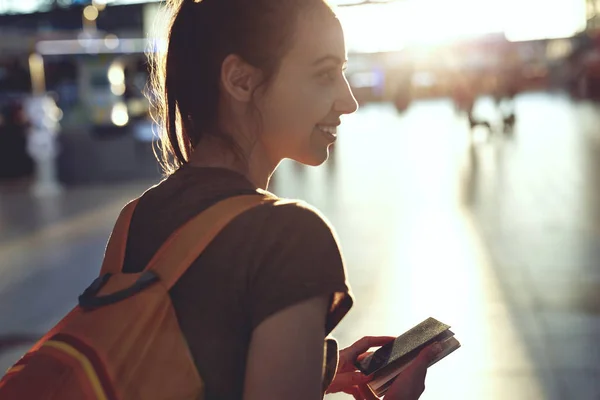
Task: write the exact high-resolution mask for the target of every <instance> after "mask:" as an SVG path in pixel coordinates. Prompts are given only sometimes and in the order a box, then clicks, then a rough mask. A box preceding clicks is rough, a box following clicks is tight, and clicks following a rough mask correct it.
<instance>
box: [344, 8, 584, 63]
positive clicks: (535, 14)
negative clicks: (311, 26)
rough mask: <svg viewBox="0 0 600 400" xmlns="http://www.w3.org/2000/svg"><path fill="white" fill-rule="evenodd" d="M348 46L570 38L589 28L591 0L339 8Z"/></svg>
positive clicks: (372, 48)
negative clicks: (587, 5) (492, 38)
mask: <svg viewBox="0 0 600 400" xmlns="http://www.w3.org/2000/svg"><path fill="white" fill-rule="evenodd" d="M337 12H338V15H339V18H340V21H341V22H342V25H343V26H344V30H345V34H346V39H347V43H348V50H349V51H352V52H369V53H370V52H379V51H393V50H400V49H402V48H404V47H406V46H412V45H422V46H425V45H438V44H444V43H448V42H452V41H456V40H459V39H463V38H469V37H477V36H480V35H484V34H489V33H498V34H502V33H504V34H505V35H506V37H507V38H508V39H509V40H515V41H516V40H533V39H546V38H560V37H569V36H572V35H573V34H575V33H577V32H579V31H581V30H583V29H584V28H585V22H586V13H585V0H554V1H551V2H549V1H547V0H453V1H448V0H429V1H424V0H404V1H391V2H389V3H386V4H366V5H361V6H353V7H339V8H338V10H337Z"/></svg>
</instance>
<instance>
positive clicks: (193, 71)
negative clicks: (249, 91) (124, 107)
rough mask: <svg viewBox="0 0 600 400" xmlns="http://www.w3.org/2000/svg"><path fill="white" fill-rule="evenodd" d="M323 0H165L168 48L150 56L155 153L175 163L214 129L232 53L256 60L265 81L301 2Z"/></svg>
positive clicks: (286, 43)
mask: <svg viewBox="0 0 600 400" xmlns="http://www.w3.org/2000/svg"><path fill="white" fill-rule="evenodd" d="M317 3H319V4H325V3H323V0H201V1H198V2H196V1H194V0H169V1H168V3H167V9H168V11H169V10H170V11H171V12H172V18H171V23H170V26H169V30H168V45H167V50H166V52H164V53H162V54H160V53H157V54H159V55H158V56H157V57H156V58H154V60H153V61H154V63H151V65H152V86H153V90H154V93H152V95H151V100H152V101H153V103H154V104H153V107H154V109H155V110H156V111H157V115H155V117H156V118H155V119H156V121H157V122H158V125H159V127H160V143H159V149H160V155H158V157H159V161H160V162H161V165H162V167H163V170H164V172H165V173H166V174H170V173H172V172H174V171H175V170H177V169H178V168H179V167H180V166H182V165H183V164H185V163H186V162H188V161H189V157H190V155H191V153H192V152H193V150H194V149H195V148H196V146H197V145H198V143H199V141H200V139H202V137H204V136H205V135H211V136H214V137H217V138H219V139H222V140H225V141H226V143H227V144H229V145H231V146H233V147H234V150H236V148H235V143H234V142H233V140H232V139H231V138H230V137H229V136H228V135H226V134H225V133H224V132H219V131H218V126H217V124H218V121H217V116H218V114H219V113H218V104H219V95H220V92H219V90H220V89H219V88H220V85H219V83H220V73H221V65H222V63H223V60H224V59H225V58H226V57H227V56H228V55H230V54H236V55H238V56H240V57H241V58H242V59H243V60H244V61H246V62H247V63H249V64H250V65H252V66H254V67H257V68H259V69H260V70H261V71H262V73H263V77H264V80H263V82H262V84H263V85H267V86H268V85H269V83H270V82H271V81H272V79H273V77H274V76H275V74H276V73H277V70H278V67H279V64H280V61H281V59H282V58H283V56H284V55H285V53H286V51H287V50H288V49H289V47H290V46H291V43H292V40H293V34H294V31H295V27H296V20H297V17H298V15H299V12H300V10H302V9H304V8H307V7H310V6H314V5H316V4H317Z"/></svg>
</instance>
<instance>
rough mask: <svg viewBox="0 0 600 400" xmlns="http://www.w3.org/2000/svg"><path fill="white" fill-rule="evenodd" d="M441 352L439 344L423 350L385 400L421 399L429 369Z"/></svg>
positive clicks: (398, 378)
mask: <svg viewBox="0 0 600 400" xmlns="http://www.w3.org/2000/svg"><path fill="white" fill-rule="evenodd" d="M440 351H442V348H441V346H440V345H439V344H437V343H434V344H431V345H429V346H427V347H425V348H424V349H423V350H421V352H420V353H419V355H418V356H417V358H415V360H414V361H413V362H412V363H411V364H410V365H409V366H408V367H406V369H405V370H403V371H402V372H401V373H400V375H398V376H397V377H396V379H395V380H394V382H393V383H392V386H390V388H389V390H388V391H387V392H386V394H385V396H384V399H385V400H417V399H418V398H419V397H421V395H422V394H423V392H424V391H425V376H426V375H427V367H428V366H429V364H430V363H431V361H433V360H434V359H435V357H436V356H437V355H438V353H439V352H440ZM366 390H369V388H366ZM369 391H370V390H369ZM374 398H376V397H374ZM365 399H368V397H365Z"/></svg>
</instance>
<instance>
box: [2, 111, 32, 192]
mask: <svg viewBox="0 0 600 400" xmlns="http://www.w3.org/2000/svg"><path fill="white" fill-rule="evenodd" d="M27 129H28V123H27V120H26V117H25V113H24V110H23V105H22V104H21V103H19V102H18V101H13V102H11V103H9V104H8V105H7V106H5V107H4V108H3V109H2V111H1V117H0V179H4V180H13V179H17V178H23V177H26V176H29V175H31V174H32V173H33V160H32V159H31V157H30V156H29V154H28V153H27Z"/></svg>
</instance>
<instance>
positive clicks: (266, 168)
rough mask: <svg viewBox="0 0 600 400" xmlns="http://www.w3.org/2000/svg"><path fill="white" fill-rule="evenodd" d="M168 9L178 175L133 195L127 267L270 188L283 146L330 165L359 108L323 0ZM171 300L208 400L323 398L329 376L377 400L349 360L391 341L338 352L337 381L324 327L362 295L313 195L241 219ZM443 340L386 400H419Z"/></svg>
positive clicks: (173, 167) (166, 65)
mask: <svg viewBox="0 0 600 400" xmlns="http://www.w3.org/2000/svg"><path fill="white" fill-rule="evenodd" d="M172 7H173V11H174V14H173V19H172V25H171V27H170V31H169V41H168V48H167V52H166V53H164V54H163V57H164V58H162V59H160V60H158V61H159V62H158V64H156V67H155V68H154V78H155V79H154V82H155V83H156V85H157V91H156V93H154V95H155V96H156V95H158V98H159V104H158V107H159V109H160V110H161V114H160V118H159V122H160V124H161V126H162V135H163V136H162V140H161V145H162V155H163V160H162V161H163V165H164V167H165V170H166V171H167V173H168V175H169V176H168V177H167V178H166V179H165V180H164V181H163V182H161V183H160V184H159V185H157V186H156V187H154V188H152V189H150V190H149V191H148V192H146V193H145V194H144V195H143V196H142V198H141V200H140V202H139V204H138V206H137V208H136V211H135V214H134V216H133V220H132V224H131V227H130V237H129V241H128V245H127V255H126V262H125V270H126V272H136V271H140V270H142V269H143V267H144V266H145V265H146V264H147V263H148V261H149V260H150V258H151V257H152V255H153V253H154V252H155V251H156V249H158V247H159V246H160V245H161V243H162V242H163V241H164V240H166V238H167V237H168V236H169V235H170V234H171V233H172V232H173V231H174V230H175V229H176V228H177V227H179V226H180V225H182V224H183V223H185V222H186V221H187V220H189V219H190V218H191V217H192V216H194V215H196V214H198V213H199V212H201V211H203V210H205V209H206V208H208V207H209V206H210V205H212V204H214V203H216V202H217V201H218V200H221V199H223V198H226V197H229V196H234V195H237V194H242V193H254V192H262V191H264V190H266V189H267V187H268V184H269V178H270V176H271V175H272V174H273V172H274V171H275V169H276V168H277V166H278V164H279V163H280V162H281V161H282V160H283V159H285V158H290V159H294V160H296V161H298V162H301V163H303V164H307V165H319V164H321V163H323V162H324V161H325V160H326V159H327V157H328V148H329V146H331V145H332V144H333V143H334V142H335V140H336V127H337V126H338V125H339V124H340V117H341V116H342V115H344V114H350V113H352V112H354V111H356V109H357V105H356V102H355V100H354V98H353V96H352V93H351V92H350V89H349V87H348V83H347V81H346V79H345V77H344V65H345V59H346V50H345V46H344V38H343V33H342V29H341V26H340V23H339V21H338V20H337V19H336V17H335V15H334V13H333V12H332V10H331V9H330V8H329V7H328V6H327V5H326V4H325V3H324V2H323V1H322V0H252V1H249V0H203V1H201V2H194V1H193V0H183V2H182V3H181V4H179V5H172ZM171 297H172V300H173V305H174V307H175V310H176V313H177V316H178V319H179V322H180V327H181V329H182V331H183V333H184V336H185V337H186V339H187V341H188V344H189V347H190V350H191V352H192V355H193V358H194V361H195V363H196V366H197V368H198V371H199V373H200V375H201V376H202V378H203V380H204V382H205V383H206V398H207V399H240V398H243V399H247V400H248V399H286V400H290V399H303V400H304V399H317V398H321V397H322V396H323V389H324V388H328V391H329V392H341V391H344V392H347V393H351V394H353V395H354V397H355V398H374V396H373V395H372V394H371V393H370V392H369V391H368V390H367V389H366V387H365V386H364V385H365V383H366V382H367V380H366V379H365V378H364V377H362V375H361V374H360V373H359V372H357V371H356V369H355V367H354V366H353V363H354V361H355V360H356V359H357V357H358V356H359V355H360V354H362V353H365V352H366V351H367V350H368V349H369V348H371V347H374V346H380V345H382V344H385V343H387V342H388V341H389V340H391V339H392V338H388V337H383V338H382V337H372V338H363V339H361V340H359V341H358V342H357V343H355V344H354V345H353V346H351V347H350V348H348V349H345V350H342V351H341V352H340V353H339V363H337V374H336V375H335V379H332V378H333V374H334V373H335V370H336V356H337V348H336V347H335V342H333V341H331V340H327V341H325V339H326V337H327V336H328V335H329V333H330V332H331V331H332V329H333V328H334V327H335V326H336V325H337V324H338V323H339V321H340V320H341V319H342V317H343V316H344V315H345V314H346V313H347V312H348V310H349V309H350V307H351V305H352V296H351V293H350V290H349V288H348V285H347V283H346V276H345V271H344V265H343V261H342V257H341V255H340V251H339V248H338V244H337V241H336V238H335V235H334V234H333V233H332V229H331V227H330V226H329V224H328V223H327V222H326V221H325V220H324V218H323V217H322V215H321V214H319V212H318V211H317V210H315V209H314V208H311V207H310V206H308V205H304V204H302V203H300V204H289V203H288V204H286V205H279V206H277V205H273V204H269V205H263V206H258V207H256V208H255V209H252V210H251V211H248V212H245V213H244V214H242V215H241V216H240V217H238V218H236V219H235V220H234V221H233V222H232V223H231V224H230V225H229V226H228V227H226V228H225V230H223V231H222V232H221V233H220V234H219V236H218V237H217V238H216V239H215V240H214V241H213V242H212V243H211V245H210V246H209V247H208V248H207V249H206V251H205V252H204V253H203V254H202V256H200V258H199V259H198V260H196V262H195V263H194V265H192V266H191V267H190V269H189V270H188V271H187V272H186V273H185V275H184V276H183V277H182V278H181V280H180V281H179V282H178V283H177V284H176V286H175V287H174V288H173V289H172V291H171ZM324 343H327V345H326V346H325V350H326V351H324ZM434 350H435V349H433V348H429V349H427V351H424V352H423V355H422V356H421V357H420V358H419V359H418V361H417V362H415V363H414V364H413V365H412V367H411V368H410V369H408V370H406V372H405V373H404V374H403V375H402V376H401V377H400V378H399V379H398V380H397V382H396V383H395V384H394V386H393V387H392V388H391V389H390V391H389V394H388V395H387V396H386V398H389V399H416V398H418V397H419V395H420V393H421V392H422V390H423V388H424V386H423V381H424V377H425V371H426V365H427V362H428V360H429V359H430V358H431V357H432V356H433V354H434ZM324 353H325V354H324ZM325 355H327V357H326V356H325ZM324 358H325V359H326V360H324ZM324 361H327V362H324ZM331 366H333V368H331ZM328 367H329V368H328Z"/></svg>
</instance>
